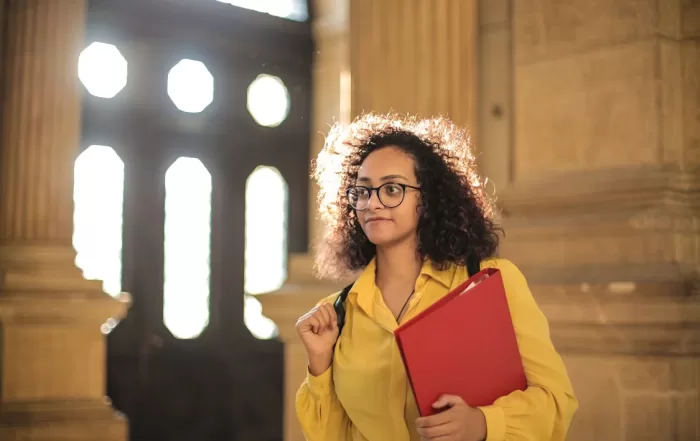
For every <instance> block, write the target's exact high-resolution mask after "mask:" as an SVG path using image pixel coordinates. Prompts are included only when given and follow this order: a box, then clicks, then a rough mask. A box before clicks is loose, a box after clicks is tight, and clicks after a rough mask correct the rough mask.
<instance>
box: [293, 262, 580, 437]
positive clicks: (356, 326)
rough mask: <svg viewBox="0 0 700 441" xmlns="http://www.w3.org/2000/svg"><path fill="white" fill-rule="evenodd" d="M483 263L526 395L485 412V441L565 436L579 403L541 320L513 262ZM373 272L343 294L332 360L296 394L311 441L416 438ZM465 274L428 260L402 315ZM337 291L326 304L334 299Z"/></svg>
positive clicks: (391, 324)
mask: <svg viewBox="0 0 700 441" xmlns="http://www.w3.org/2000/svg"><path fill="white" fill-rule="evenodd" d="M481 267H482V268H498V269H500V271H501V275H502V277H503V283H504V285H505V289H506V293H507V297H508V305H509V307H510V311H511V316H512V319H513V325H514V327H515V333H516V337H517V340H518V346H519V348H520V353H521V356H522V359H523V365H524V367H525V374H526V376H527V382H528V388H527V389H526V390H525V391H517V392H513V393H511V394H510V395H507V396H505V397H502V398H500V399H498V400H497V401H496V402H495V403H494V404H493V405H491V406H485V407H482V408H481V410H482V412H483V413H484V415H485V417H486V426H487V431H488V437H487V441H516V440H517V441H520V440H523V441H525V440H528V441H530V440H531V441H562V440H564V439H565V438H566V433H567V431H568V429H569V424H570V422H571V419H572V417H573V415H574V412H575V411H576V409H577V408H578V402H577V400H576V397H575V396H574V391H573V388H572V386H571V382H570V381H569V377H568V375H567V372H566V368H565V367H564V363H563V362H562V359H561V357H560V356H559V354H558V353H557V352H556V350H555V349H554V346H553V345H552V342H551V340H550V337H549V325H548V323H547V319H546V318H545V316H544V314H543V313H542V311H541V310H540V309H539V307H538V306H537V304H536V303H535V300H534V299H533V297H532V294H531V293H530V289H529V288H528V285H527V282H526V280H525V278H524V277H523V275H522V273H521V272H520V270H518V268H517V267H516V266H515V265H514V264H513V263H511V262H510V261H508V260H505V259H492V260H486V261H483V262H482V263H481ZM374 277H375V262H374V261H372V262H371V263H370V264H369V265H368V266H367V268H366V269H365V271H364V272H363V273H362V275H361V276H360V277H359V279H358V280H357V282H356V283H355V285H354V287H353V288H352V290H351V291H350V293H349V295H348V299H347V303H346V310H347V312H346V318H345V320H346V322H345V327H344V329H343V332H342V334H341V336H340V338H339V339H338V343H337V344H336V347H335V355H334V357H333V365H332V366H331V367H330V368H329V369H328V370H327V371H326V372H324V373H323V374H321V375H319V376H317V377H314V376H312V375H311V374H307V378H306V380H305V381H304V382H303V383H302V385H301V387H300V388H299V391H298V392H297V396H296V412H297V417H298V419H299V423H300V424H301V427H302V430H303V432H304V434H305V436H306V439H307V440H308V441H418V440H419V436H418V434H417V433H416V429H415V424H414V422H415V420H416V418H417V417H418V410H417V407H416V403H415V401H414V398H413V394H412V392H411V388H410V386H409V384H408V381H407V378H406V372H405V370H404V366H403V362H402V361H401V356H400V354H399V350H398V348H397V346H396V343H395V340H394V336H393V333H392V332H393V330H394V329H396V328H397V326H398V324H397V323H396V320H395V319H394V316H393V315H392V313H391V311H389V308H388V307H387V306H386V304H385V303H384V300H383V298H382V295H381V293H380V291H379V289H378V288H377V286H376V285H375V280H374ZM467 278H468V272H467V269H466V268H465V267H462V266H452V267H450V268H448V269H447V270H444V271H440V270H438V269H436V268H435V267H434V266H433V265H432V264H431V263H430V262H426V263H425V264H424V265H423V268H422V270H421V273H420V275H419V277H418V280H417V282H416V291H415V295H414V297H413V299H412V300H411V301H410V302H409V305H408V311H407V313H406V314H405V318H403V319H402V321H405V320H408V319H410V318H411V317H414V316H415V315H416V314H418V313H419V312H421V311H423V310H424V309H426V308H427V307H428V306H430V305H431V304H433V303H434V302H435V301H436V300H438V299H439V298H440V297H442V296H444V295H445V294H447V293H448V292H449V291H450V290H451V289H454V288H456V287H457V286H458V285H459V284H460V283H461V282H463V281H464V280H466V279H467ZM336 296H337V294H334V295H332V296H330V297H328V298H326V299H324V300H322V302H332V301H334V300H335V298H336ZM484 338H488V336H485V337H484ZM436 375H439V372H436Z"/></svg>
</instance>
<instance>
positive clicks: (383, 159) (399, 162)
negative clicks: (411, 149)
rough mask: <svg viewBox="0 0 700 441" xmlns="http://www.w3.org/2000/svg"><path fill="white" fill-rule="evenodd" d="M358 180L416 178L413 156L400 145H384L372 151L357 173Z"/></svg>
mask: <svg viewBox="0 0 700 441" xmlns="http://www.w3.org/2000/svg"><path fill="white" fill-rule="evenodd" d="M357 178H358V180H371V181H381V180H387V179H389V178H393V179H399V178H404V179H405V180H415V166H414V162H413V158H411V157H410V156H409V155H408V154H406V153H405V152H403V151H402V150H401V149H399V148H398V147H394V146H389V147H384V148H381V149H379V150H376V151H374V152H372V153H370V154H369V155H368V156H367V158H366V159H365V160H364V162H363V163H362V165H361V166H360V169H359V171H358V173H357Z"/></svg>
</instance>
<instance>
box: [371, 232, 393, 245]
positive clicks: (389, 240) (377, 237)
mask: <svg viewBox="0 0 700 441" xmlns="http://www.w3.org/2000/svg"><path fill="white" fill-rule="evenodd" d="M367 239H369V241H370V242H372V243H373V244H374V245H375V246H378V247H382V246H387V245H391V244H393V243H395V242H396V239H397V238H396V237H395V235H391V234H382V233H379V232H374V233H370V234H368V235H367Z"/></svg>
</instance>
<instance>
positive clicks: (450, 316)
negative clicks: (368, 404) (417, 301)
mask: <svg viewBox="0 0 700 441" xmlns="http://www.w3.org/2000/svg"><path fill="white" fill-rule="evenodd" d="M473 283H475V284H474V285H472V284H473ZM394 335H395V336H396V342H397V343H398V345H399V350H400V351H401V356H402V357H403V361H404V365H405V366H406V372H407V374H408V378H409V381H410V383H411V387H412V388H413V394H414V396H415V398H416V403H417V404H418V410H419V412H420V414H421V415H431V414H434V413H437V412H438V410H436V409H433V407H432V404H433V403H434V402H435V401H436V400H437V399H438V398H439V397H440V395H442V394H449V395H458V396H460V397H462V399H463V400H464V401H465V402H466V403H467V404H469V405H470V406H487V405H490V404H493V402H494V401H495V400H497V399H498V398H500V397H502V396H505V395H508V394H509V393H511V392H513V391H516V390H525V388H526V387H527V381H526V379H525V371H524V369H523V363H522V359H521V358H520V351H519V350H518V343H517V341H516V339H515V331H514V329H513V322H512V320H511V317H510V310H509V309H508V301H507V299H506V293H505V288H504V287H503V279H502V277H501V272H500V271H499V270H497V269H493V268H488V269H484V270H482V271H481V272H479V273H478V274H475V275H474V276H473V277H471V278H469V280H467V281H466V282H464V283H463V284H462V285H460V286H459V287H458V288H457V289H455V290H453V291H451V292H450V293H448V294H447V295H445V297H443V298H442V299H440V300H438V301H437V302H435V304H433V305H432V306H430V307H429V308H428V309H426V310H425V311H423V312H421V313H420V314H419V315H417V316H416V317H414V318H412V319H411V320H409V321H407V322H406V323H404V324H403V325H401V326H400V327H399V328H398V329H396V330H395V331H394Z"/></svg>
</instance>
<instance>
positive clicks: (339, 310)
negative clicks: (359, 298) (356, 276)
mask: <svg viewBox="0 0 700 441" xmlns="http://www.w3.org/2000/svg"><path fill="white" fill-rule="evenodd" d="M354 284H355V283H354V282H353V283H351V284H349V285H348V286H346V287H345V288H343V290H342V291H340V294H339V295H338V298H337V299H335V302H333V309H335V314H336V315H337V316H338V336H340V333H341V332H343V326H345V299H347V298H348V294H349V293H350V290H351V289H352V286H353V285H354Z"/></svg>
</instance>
